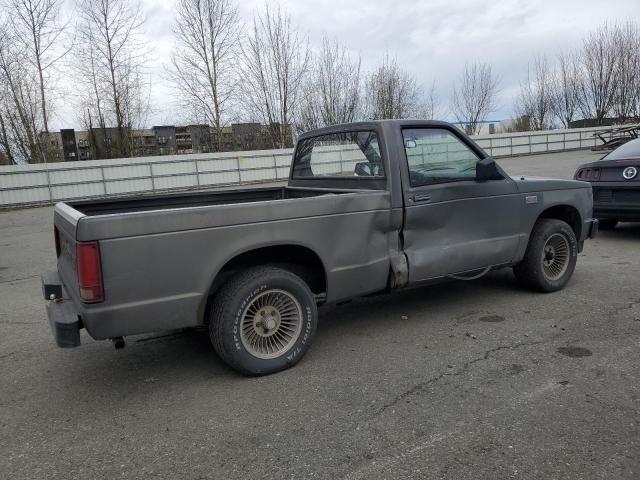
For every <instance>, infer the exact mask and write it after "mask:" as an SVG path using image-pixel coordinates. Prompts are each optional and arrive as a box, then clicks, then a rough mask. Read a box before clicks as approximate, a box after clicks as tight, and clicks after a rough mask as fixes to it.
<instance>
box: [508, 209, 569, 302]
mask: <svg viewBox="0 0 640 480" xmlns="http://www.w3.org/2000/svg"><path fill="white" fill-rule="evenodd" d="M577 258H578V242H577V240H576V236H575V233H574V232H573V230H572V228H571V227H570V226H569V225H568V224H567V223H565V222H563V221H562V220H555V219H550V218H543V219H540V220H538V222H537V223H536V225H535V226H534V228H533V231H532V232H531V237H530V238H529V245H527V251H526V253H525V255H524V258H523V259H522V262H520V263H519V264H518V265H516V266H515V267H514V269H513V271H514V273H515V274H516V277H517V279H518V281H520V283H521V284H523V285H524V286H525V287H527V288H529V289H531V290H535V291H539V292H555V291H557V290H561V289H562V288H564V286H565V285H566V284H567V282H568V281H569V279H570V278H571V276H572V275H573V271H574V270H575V268H576V262H577Z"/></svg>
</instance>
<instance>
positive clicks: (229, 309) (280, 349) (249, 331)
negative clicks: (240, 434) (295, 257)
mask: <svg viewBox="0 0 640 480" xmlns="http://www.w3.org/2000/svg"><path fill="white" fill-rule="evenodd" d="M317 316H318V315H317V309H316V304H315V299H314V296H313V293H312V292H311V290H310V289H309V287H308V286H307V284H306V283H305V282H304V281H303V280H302V279H300V277H298V276H297V275H294V274H293V273H291V272H289V271H287V270H284V269H281V268H276V267H270V266H267V267H256V268H252V269H250V270H246V271H244V272H241V273H239V274H237V275H235V276H234V277H232V278H231V280H230V281H229V282H227V284H226V285H225V286H224V287H223V288H222V290H221V291H220V292H219V293H218V294H217V295H216V298H215V301H214V305H213V308H212V311H211V316H210V318H209V335H210V338H211V342H212V344H213V347H214V349H215V350H216V352H217V353H218V355H219V356H220V358H221V359H222V360H223V361H224V362H225V363H227V364H228V365H229V366H230V367H231V368H233V369H234V370H236V371H238V372H240V373H243V374H246V375H266V374H269V373H274V372H277V371H280V370H284V369H286V368H289V367H292V366H293V365H295V364H296V363H298V361H299V360H300V359H301V358H302V356H303V355H304V354H305V353H306V352H307V350H308V348H309V346H310V345H311V341H312V340H313V337H314V335H315V331H316V325H317Z"/></svg>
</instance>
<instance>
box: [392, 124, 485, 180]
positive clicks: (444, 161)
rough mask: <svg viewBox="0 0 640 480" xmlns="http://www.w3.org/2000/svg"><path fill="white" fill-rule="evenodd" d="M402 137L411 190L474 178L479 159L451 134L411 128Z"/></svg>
mask: <svg viewBox="0 0 640 480" xmlns="http://www.w3.org/2000/svg"><path fill="white" fill-rule="evenodd" d="M402 136H403V140H404V149H405V152H406V155H407V165H408V166H409V181H410V183H411V186H412V187H418V186H421V185H430V184H434V183H444V182H453V181H461V180H473V179H475V177H476V162H477V161H478V160H479V158H478V156H477V155H476V154H475V152H474V151H473V150H471V149H470V148H469V147H468V146H467V145H466V144H465V143H463V142H462V141H461V140H460V139H459V138H458V137H457V136H455V135H454V134H453V133H451V132H450V131H448V130H445V129H441V128H411V129H405V130H403V131H402Z"/></svg>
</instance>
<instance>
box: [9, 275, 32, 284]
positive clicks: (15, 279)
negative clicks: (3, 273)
mask: <svg viewBox="0 0 640 480" xmlns="http://www.w3.org/2000/svg"><path fill="white" fill-rule="evenodd" d="M38 277H40V275H39V274H37V275H30V276H28V277H22V278H14V279H12V280H0V284H4V283H12V282H20V281H22V280H30V279H32V278H38Z"/></svg>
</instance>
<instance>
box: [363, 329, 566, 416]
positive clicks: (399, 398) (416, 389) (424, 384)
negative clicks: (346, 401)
mask: <svg viewBox="0 0 640 480" xmlns="http://www.w3.org/2000/svg"><path fill="white" fill-rule="evenodd" d="M554 339H555V338H553V339H550V340H554ZM545 341H548V340H536V341H531V342H520V343H515V344H513V345H500V346H498V347H495V348H491V349H489V350H487V351H485V352H484V355H482V356H481V357H478V358H474V359H473V360H469V361H467V362H465V363H464V364H463V365H462V368H460V369H459V370H457V371H455V372H443V373H441V374H439V375H437V376H435V377H432V378H430V379H429V380H426V381H424V382H421V383H418V384H416V385H414V386H413V387H411V388H409V389H408V390H405V391H404V392H402V393H401V394H400V395H398V396H396V397H395V398H394V399H393V400H392V401H391V402H389V403H386V404H384V405H383V406H382V408H380V410H378V411H377V412H376V413H374V414H373V417H372V418H375V417H377V416H380V415H382V414H383V413H384V412H385V411H386V410H388V409H389V408H391V407H393V406H395V405H397V404H398V403H400V402H401V401H402V400H404V399H405V398H407V397H408V396H410V395H413V394H414V393H417V392H419V391H422V390H424V389H425V388H426V387H427V386H429V385H431V384H433V383H436V382H438V381H440V380H442V379H443V378H445V377H456V376H458V375H462V374H464V373H466V372H467V371H468V370H469V368H470V367H471V366H472V365H474V364H476V363H478V362H483V361H485V360H488V359H489V357H490V356H491V354H492V353H495V352H499V351H500V350H515V349H516V348H520V347H528V346H532V345H539V344H541V343H544V342H545Z"/></svg>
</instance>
